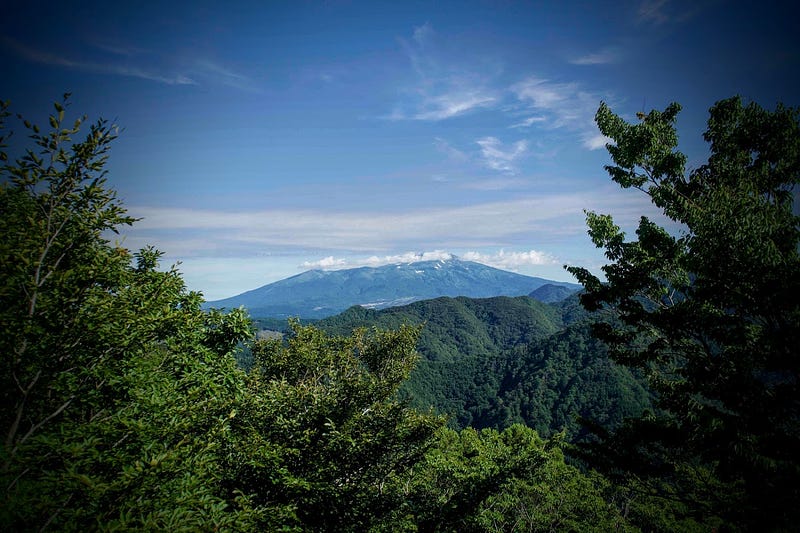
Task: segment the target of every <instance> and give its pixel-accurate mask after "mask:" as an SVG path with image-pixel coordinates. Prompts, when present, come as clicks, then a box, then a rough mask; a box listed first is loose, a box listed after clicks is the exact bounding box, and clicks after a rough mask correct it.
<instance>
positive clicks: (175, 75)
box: [3, 38, 258, 91]
mask: <svg viewBox="0 0 800 533" xmlns="http://www.w3.org/2000/svg"><path fill="white" fill-rule="evenodd" d="M3 40H4V42H5V44H6V45H7V46H9V47H10V48H11V49H13V50H14V51H15V52H16V53H17V54H18V55H19V56H20V57H22V58H24V59H26V60H27V61H31V62H33V63H40V64H43V65H51V66H56V67H61V68H65V69H72V70H80V71H86V72H94V73H98V74H107V75H113V76H124V77H130V78H139V79H143V80H149V81H154V82H157V83H162V84H165V85H200V84H208V83H216V84H221V85H226V86H229V87H234V88H236V89H240V90H246V91H257V90H258V89H257V87H256V85H255V83H253V81H252V80H251V79H250V78H249V77H247V76H245V75H243V74H241V73H238V72H235V71H233V70H232V69H230V68H227V67H224V66H222V65H220V64H219V63H216V62H213V61H210V60H208V59H203V58H194V59H191V60H189V61H180V60H177V59H173V60H170V61H169V63H171V64H173V65H174V64H177V65H178V66H170V67H166V66H161V65H160V64H161V63H164V61H163V58H160V57H159V56H158V54H155V53H154V52H151V51H147V50H144V49H141V48H137V47H132V46H124V45H108V44H104V43H101V44H94V45H93V46H94V48H96V50H101V51H103V52H106V53H107V54H113V55H115V56H118V57H117V58H116V59H115V60H114V61H101V60H86V59H75V58H71V57H67V56H64V55H59V54H53V53H50V52H46V51H42V50H38V49H36V48H33V47H30V46H27V45H25V44H22V43H20V42H18V41H16V40H13V39H9V38H5V39H3ZM107 54H106V56H107ZM95 55H96V51H95ZM101 55H102V54H101Z"/></svg>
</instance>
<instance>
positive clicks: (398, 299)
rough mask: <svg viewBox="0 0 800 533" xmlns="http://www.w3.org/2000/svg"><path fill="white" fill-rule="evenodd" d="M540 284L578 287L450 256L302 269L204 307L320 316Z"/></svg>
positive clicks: (524, 291) (506, 292)
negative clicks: (352, 309)
mask: <svg viewBox="0 0 800 533" xmlns="http://www.w3.org/2000/svg"><path fill="white" fill-rule="evenodd" d="M544 285H554V286H557V287H562V288H565V289H567V290H572V291H575V290H578V289H579V288H580V286H579V285H577V284H574V283H568V282H561V281H553V280H548V279H544V278H538V277H534V276H526V275H523V274H517V273H514V272H508V271H506V270H501V269H498V268H494V267H490V266H487V265H483V264H481V263H475V262H472V261H464V260H461V259H458V258H457V257H455V256H453V257H451V258H449V259H439V260H425V261H414V262H405V263H393V264H390V265H384V266H380V267H366V266H365V267H357V268H351V269H342V270H319V269H314V270H307V271H305V272H302V273H300V274H297V275H295V276H291V277H289V278H286V279H283V280H280V281H276V282H274V283H269V284H267V285H263V286H261V287H258V288H256V289H252V290H250V291H245V292H243V293H241V294H238V295H236V296H232V297H230V298H225V299H221V300H216V301H212V302H207V303H206V307H217V308H219V307H224V308H235V307H239V306H244V307H245V308H247V309H248V311H249V312H250V315H251V316H253V317H275V318H285V317H290V316H299V317H301V318H308V319H313V318H325V317H328V316H332V315H335V314H337V313H341V312H343V311H345V310H347V309H348V308H350V307H352V306H354V305H358V306H362V307H365V308H368V309H385V308H388V307H395V306H398V305H406V304H409V303H412V302H416V301H420V300H426V299H431V298H438V297H441V296H448V297H458V296H465V297H469V298H489V297H494V296H512V297H513V296H526V295H528V294H530V293H531V292H533V291H535V290H536V289H538V288H539V287H542V286H544Z"/></svg>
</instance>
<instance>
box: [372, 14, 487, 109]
mask: <svg viewBox="0 0 800 533" xmlns="http://www.w3.org/2000/svg"><path fill="white" fill-rule="evenodd" d="M435 36H436V33H435V31H434V29H433V26H431V24H430V23H425V24H424V25H422V26H419V27H416V28H414V31H413V33H412V37H411V39H410V40H404V39H401V40H400V43H401V45H402V46H403V49H404V51H405V53H406V56H407V57H408V60H409V63H410V64H411V67H412V69H413V73H414V80H413V81H412V82H411V83H410V84H409V85H408V86H407V87H405V89H404V90H403V91H402V94H403V98H402V99H401V101H400V102H398V103H397V104H396V105H395V106H394V109H393V110H392V112H391V113H390V114H389V115H388V116H387V117H385V118H388V119H390V120H424V121H440V120H446V119H449V118H453V117H457V116H460V115H464V114H466V113H469V112H472V111H475V110H477V109H485V108H490V107H492V106H493V105H494V104H495V103H497V101H498V98H499V97H498V95H497V94H496V91H494V90H493V89H492V88H491V87H490V86H489V84H488V83H487V82H488V80H487V79H486V73H485V72H481V73H478V74H476V73H475V72H474V71H473V70H472V69H471V68H470V67H468V66H464V65H460V64H457V63H456V62H455V61H452V60H450V59H446V58H444V55H443V54H441V53H440V51H439V49H438V48H437V46H436V39H435Z"/></svg>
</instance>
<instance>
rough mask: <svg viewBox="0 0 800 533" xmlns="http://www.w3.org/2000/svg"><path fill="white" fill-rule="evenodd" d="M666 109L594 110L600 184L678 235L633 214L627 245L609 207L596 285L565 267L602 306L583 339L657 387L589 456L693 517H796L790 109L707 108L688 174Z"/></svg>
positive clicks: (797, 313) (776, 522) (798, 469)
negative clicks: (651, 211) (704, 147)
mask: <svg viewBox="0 0 800 533" xmlns="http://www.w3.org/2000/svg"><path fill="white" fill-rule="evenodd" d="M679 110H680V106H678V105H677V104H671V105H670V106H668V107H667V108H666V109H665V110H664V111H663V112H659V111H651V112H650V113H649V114H647V115H646V116H645V115H642V114H640V116H639V118H640V120H639V122H638V123H635V124H631V123H627V122H626V121H625V120H623V119H622V118H621V117H619V116H618V115H616V114H614V113H612V112H611V110H610V109H609V108H608V107H607V106H606V105H605V104H602V105H601V106H600V108H599V110H598V112H597V115H596V121H597V124H598V126H599V128H600V131H601V132H602V133H603V134H604V135H606V136H608V137H610V138H611V139H612V140H613V143H612V144H609V145H607V148H608V151H609V154H610V155H611V158H612V161H613V163H614V164H613V165H609V166H607V167H606V170H607V171H608V172H609V174H610V175H611V178H612V179H613V180H614V181H615V182H617V183H618V184H619V185H621V186H622V187H623V188H635V189H638V190H640V191H642V192H644V193H645V194H647V195H648V196H650V198H651V200H652V202H653V203H654V204H655V205H656V206H658V207H659V208H661V209H662V210H663V212H664V214H665V215H666V216H667V217H669V218H670V219H671V220H673V221H674V222H675V223H677V224H678V225H679V227H680V230H679V231H678V232H677V235H673V234H671V233H669V232H668V231H667V230H665V229H664V228H662V227H660V226H658V225H657V224H655V223H654V222H652V221H651V220H649V219H647V218H646V217H642V219H641V221H640V223H639V226H638V229H637V231H636V235H637V240H632V241H626V240H625V234H624V233H623V232H622V231H621V230H620V228H619V227H617V226H616V225H615V224H614V222H613V220H612V218H611V217H610V216H608V215H599V214H596V213H591V212H590V213H587V222H588V226H589V235H590V237H591V238H592V241H593V242H594V243H595V245H597V246H598V247H601V248H604V249H605V255H606V257H607V258H608V260H609V262H610V263H609V264H608V265H607V266H605V267H603V272H604V274H605V278H606V282H601V281H600V279H599V278H598V277H596V276H594V275H593V274H591V273H590V272H588V271H587V270H586V269H583V268H578V267H568V270H569V271H570V272H571V273H573V274H574V275H575V276H576V277H577V278H578V279H579V280H580V281H581V283H582V284H583V285H584V287H585V288H586V291H585V293H584V295H583V296H582V303H583V304H584V306H586V307H587V309H590V310H599V309H605V310H606V311H608V312H610V313H611V314H612V315H613V319H612V320H609V321H605V322H604V323H600V324H597V325H596V326H595V328H594V331H595V334H596V335H598V337H600V338H601V339H602V340H604V341H605V342H606V343H607V344H608V345H609V348H610V353H611V355H612V357H613V358H614V359H615V360H616V361H618V362H621V363H624V364H626V365H630V366H633V367H637V368H640V369H642V370H643V371H644V372H645V373H646V375H647V376H648V378H649V382H650V385H651V386H652V388H653V390H654V391H655V392H656V393H657V395H658V403H657V407H658V409H657V410H656V411H655V412H653V413H649V414H647V415H646V416H644V417H642V418H639V419H635V420H629V421H628V423H627V424H626V425H625V426H623V427H622V428H620V429H619V430H617V431H615V432H613V433H608V434H606V435H605V439H604V442H603V444H602V445H601V446H596V447H594V450H593V452H594V459H595V461H597V462H596V463H595V464H596V465H598V466H602V467H604V468H605V469H606V470H607V471H608V472H612V473H616V474H619V475H620V476H621V477H624V478H625V479H628V480H631V479H638V480H640V481H641V480H644V481H645V482H646V484H645V485H640V487H644V488H643V490H648V491H649V490H655V491H656V493H657V494H659V495H661V496H662V497H668V498H671V499H678V500H682V501H684V502H686V503H688V506H689V507H688V509H689V512H690V513H691V514H693V515H694V516H695V517H696V518H698V519H701V520H706V519H707V520H706V521H707V523H711V522H713V519H712V518H711V517H713V516H715V515H716V516H718V517H720V519H722V520H723V521H724V522H725V523H726V524H727V525H728V526H729V527H741V528H744V529H748V528H753V529H756V528H758V529H771V528H789V529H791V528H792V527H793V526H796V523H797V520H798V518H800V516H798V515H799V514H800V513H799V512H798V508H797V505H796V502H797V501H798V498H799V497H800V493H799V492H798V491H799V489H798V487H800V465H799V464H798V460H797V455H796V450H797V449H798V446H800V417H799V413H800V409H799V408H800V394H798V393H799V392H800V390H798V386H800V381H799V380H800V359H798V357H797V346H798V345H799V344H798V343H799V342H800V300H798V295H800V255H798V243H799V242H800V240H799V239H800V226H798V221H799V220H800V219H798V216H797V215H796V209H797V206H796V194H797V190H798V189H797V186H798V179H800V125H799V123H798V111H797V110H796V109H791V108H786V107H783V106H782V105H778V106H777V108H776V109H775V110H774V111H767V110H764V109H762V108H761V107H759V106H758V105H756V104H754V103H751V104H748V105H743V104H742V102H741V100H740V99H739V98H730V99H727V100H722V101H720V102H717V103H716V104H715V105H714V106H713V107H712V108H711V110H710V118H709V120H708V129H707V131H706V132H705V135H704V138H705V140H706V141H707V142H708V143H710V157H709V159H708V162H707V163H706V164H704V165H702V166H700V167H699V168H697V169H695V170H692V171H691V172H689V173H688V174H687V173H686V172H685V169H684V167H685V163H686V157H685V156H684V155H683V154H682V153H680V152H679V151H677V149H676V148H677V134H676V131H675V126H674V123H675V120H676V116H677V114H678V112H679Z"/></svg>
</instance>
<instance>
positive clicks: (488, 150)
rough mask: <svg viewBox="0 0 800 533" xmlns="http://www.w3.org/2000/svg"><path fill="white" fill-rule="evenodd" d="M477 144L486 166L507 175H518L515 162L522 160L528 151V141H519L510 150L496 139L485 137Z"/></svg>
mask: <svg viewBox="0 0 800 533" xmlns="http://www.w3.org/2000/svg"><path fill="white" fill-rule="evenodd" d="M475 143H476V144H477V145H478V146H480V147H481V157H482V158H483V162H484V164H485V165H486V166H487V167H489V168H490V169H492V170H497V171H499V172H503V173H505V174H512V175H513V174H516V173H517V172H518V171H517V167H516V165H514V161H516V160H517V159H519V158H521V157H522V156H524V155H525V153H526V152H527V151H528V143H527V142H526V141H517V142H515V143H514V144H513V145H511V147H510V148H508V149H504V148H503V143H501V142H500V140H499V139H498V138H496V137H484V138H482V139H478V140H477V141H475Z"/></svg>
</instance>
